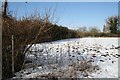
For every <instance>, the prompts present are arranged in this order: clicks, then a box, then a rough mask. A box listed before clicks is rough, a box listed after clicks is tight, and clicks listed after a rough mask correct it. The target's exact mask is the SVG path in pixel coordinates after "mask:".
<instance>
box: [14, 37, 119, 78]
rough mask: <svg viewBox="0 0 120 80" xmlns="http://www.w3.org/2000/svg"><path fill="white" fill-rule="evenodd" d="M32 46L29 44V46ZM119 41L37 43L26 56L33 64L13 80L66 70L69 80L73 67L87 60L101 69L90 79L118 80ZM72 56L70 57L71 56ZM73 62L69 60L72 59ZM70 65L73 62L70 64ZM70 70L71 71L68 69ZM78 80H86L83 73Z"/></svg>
mask: <svg viewBox="0 0 120 80" xmlns="http://www.w3.org/2000/svg"><path fill="white" fill-rule="evenodd" d="M28 46H29V45H28ZM118 46H120V45H118V38H109V37H108V38H73V39H65V40H58V41H53V42H46V43H41V44H34V45H33V46H32V47H31V48H30V49H29V52H28V53H27V54H26V59H25V60H26V61H32V62H31V64H29V65H26V66H25V69H24V70H21V71H19V72H17V73H16V74H15V75H16V76H15V77H13V78H18V77H19V78H36V77H38V76H40V75H45V74H50V73H55V74H56V75H57V74H58V75H59V71H64V70H66V72H65V73H66V75H65V76H64V77H67V78H69V77H70V74H68V73H70V72H71V71H72V68H73V67H71V66H70V65H73V64H74V63H76V59H78V63H77V65H79V64H80V62H82V61H83V60H84V59H86V60H87V61H89V60H92V61H93V62H91V63H92V65H95V66H96V65H98V66H99V70H97V71H93V72H90V73H89V72H88V76H87V77H89V78H118V58H119V55H118V49H116V48H115V47H118ZM68 55H69V56H68ZM69 59H70V60H69ZM69 62H70V63H69ZM68 68H69V69H71V71H68V72H67V70H68ZM76 72H77V78H85V76H83V74H82V72H80V71H76Z"/></svg>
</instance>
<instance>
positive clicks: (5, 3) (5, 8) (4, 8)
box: [3, 0, 8, 15]
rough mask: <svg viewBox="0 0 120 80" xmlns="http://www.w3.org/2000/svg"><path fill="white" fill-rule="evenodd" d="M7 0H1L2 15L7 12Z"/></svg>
mask: <svg viewBox="0 0 120 80" xmlns="http://www.w3.org/2000/svg"><path fill="white" fill-rule="evenodd" d="M7 3H8V2H7V0H4V2H3V15H6V13H7V6H8V5H7Z"/></svg>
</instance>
